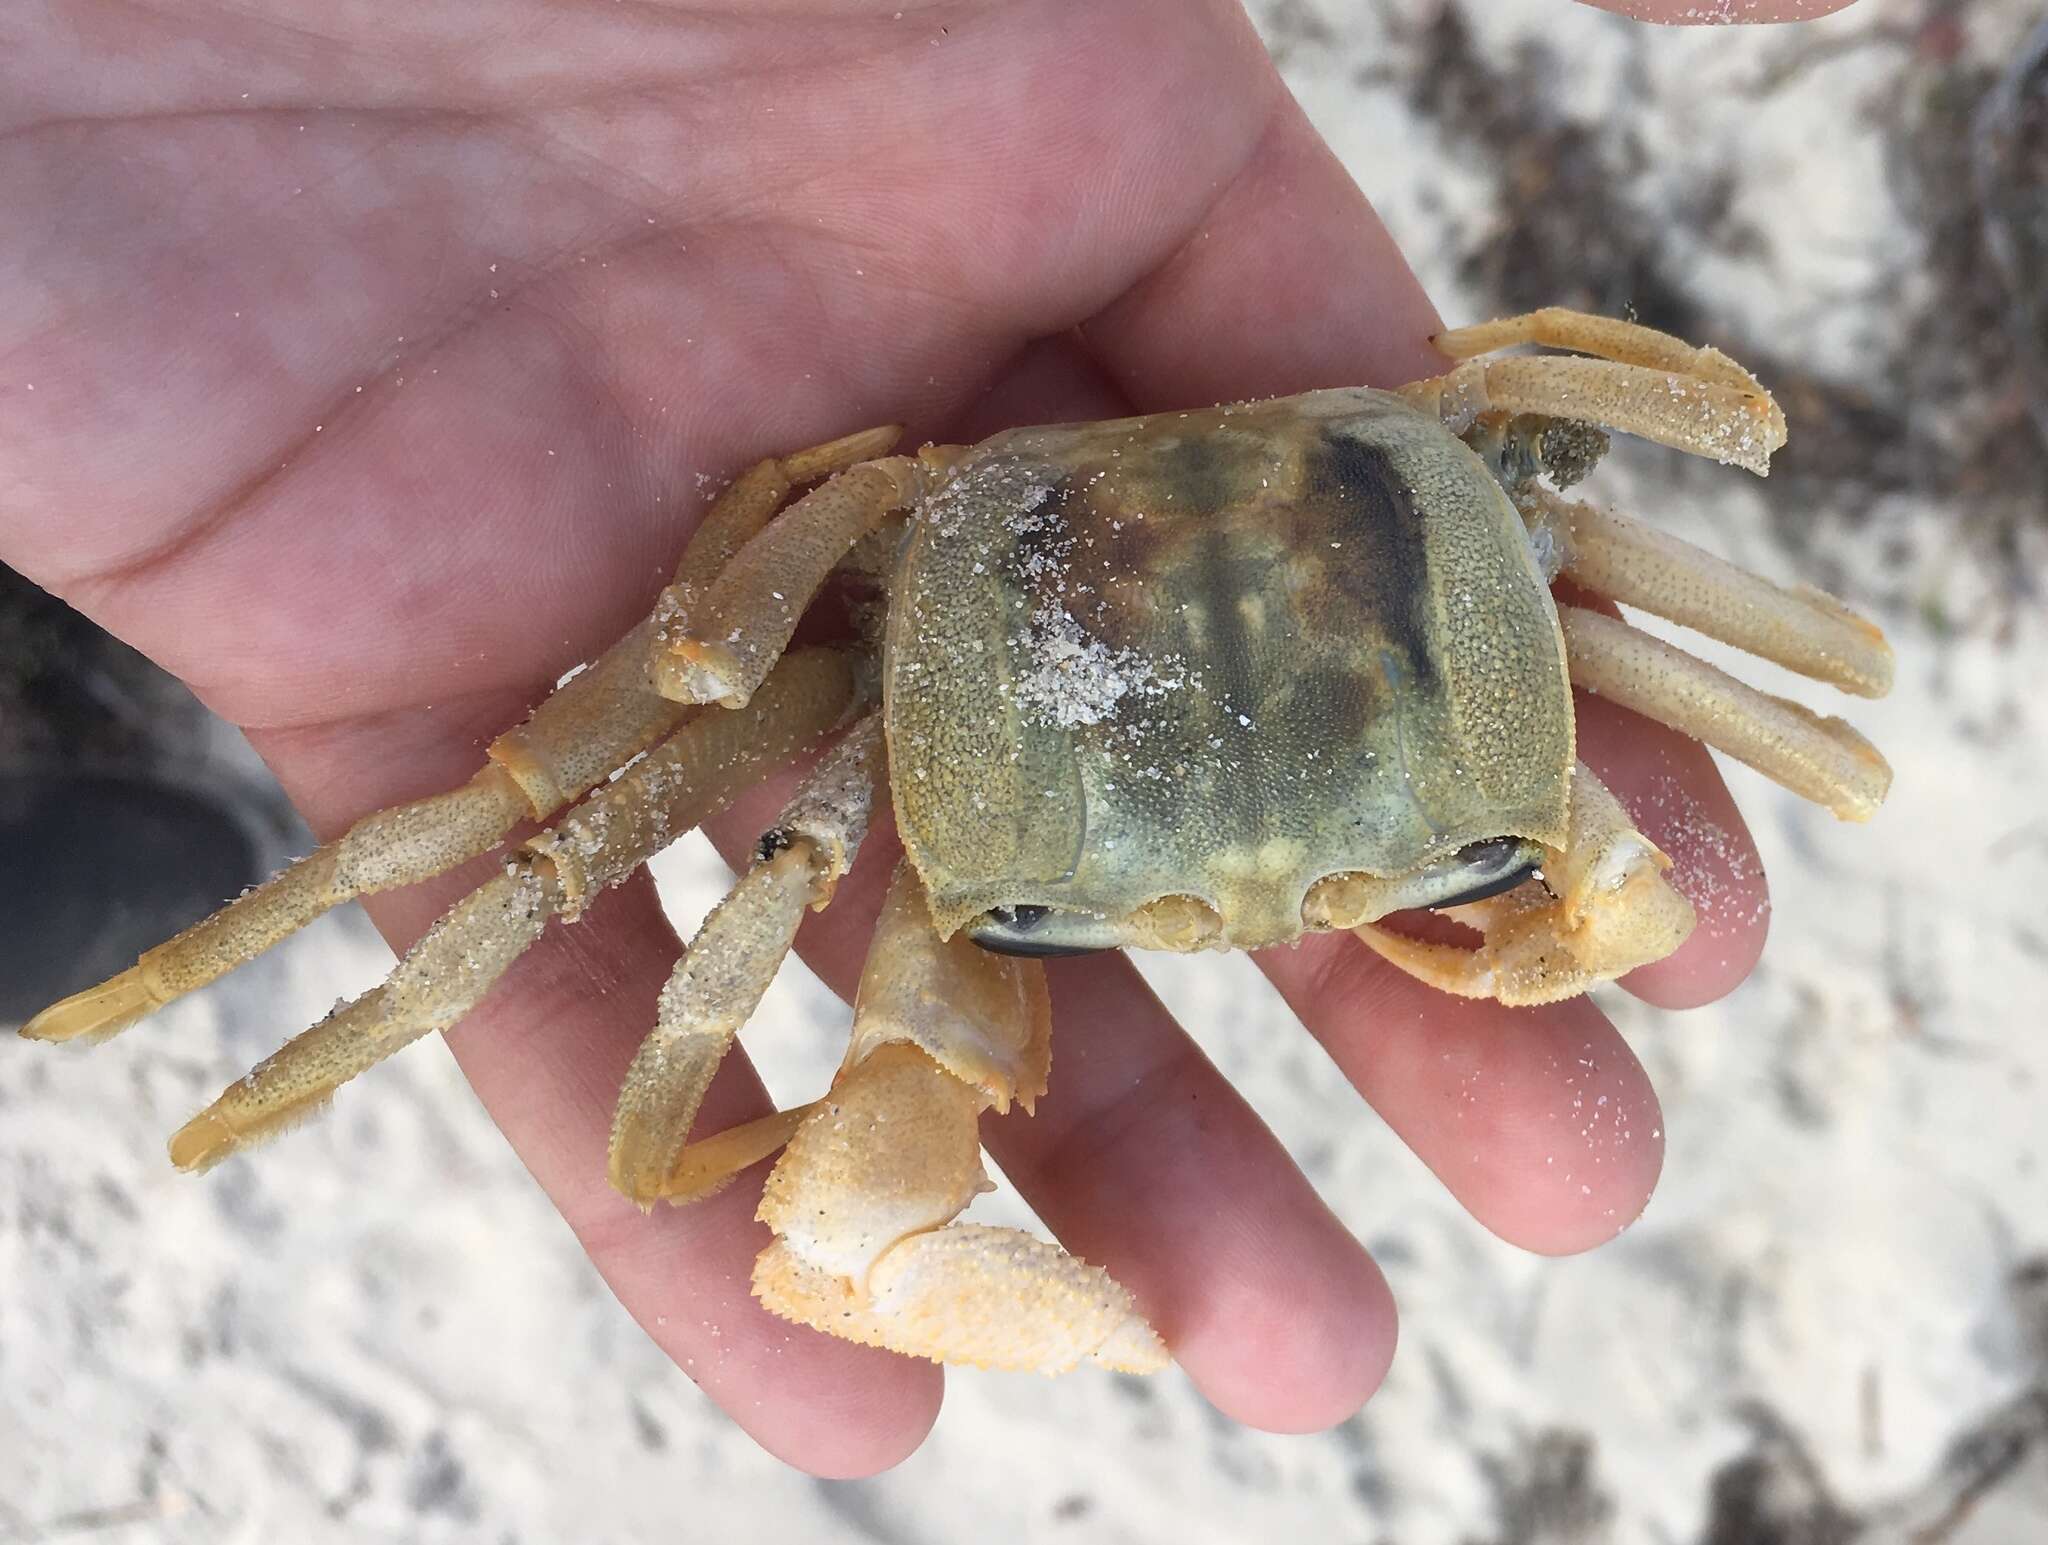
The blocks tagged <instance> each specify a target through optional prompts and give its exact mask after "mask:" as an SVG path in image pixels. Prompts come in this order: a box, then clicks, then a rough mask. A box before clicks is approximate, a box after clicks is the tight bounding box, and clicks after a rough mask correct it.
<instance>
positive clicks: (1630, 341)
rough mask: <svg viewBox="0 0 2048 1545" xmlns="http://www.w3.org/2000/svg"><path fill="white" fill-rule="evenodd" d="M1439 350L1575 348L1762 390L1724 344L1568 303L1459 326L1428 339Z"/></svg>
mask: <svg viewBox="0 0 2048 1545" xmlns="http://www.w3.org/2000/svg"><path fill="white" fill-rule="evenodd" d="M1429 341H1430V343H1431V345H1432V346H1434V348H1435V349H1436V351H1437V352H1438V353H1439V354H1448V355H1449V356H1450V357H1451V358H1452V359H1457V360H1465V359H1472V358H1474V357H1476V356H1478V355H1481V354H1491V353H1494V352H1495V351H1496V350H1499V349H1511V348H1514V347H1515V346H1516V345H1517V344H1523V343H1534V344H1541V345H1542V346H1544V347H1545V348H1552V349H1573V350H1576V351H1577V352H1578V353H1581V354H1596V355H1598V356H1599V357H1600V358H1601V359H1611V360H1616V361H1619V362H1620V363H1622V364H1624V365H1642V366H1645V367H1647V368H1649V369H1651V370H1664V371H1670V372H1672V373H1675V374H1677V375H1686V376H1693V377H1696V378H1697V379H1699V380H1702V381H1719V382H1721V383H1722V384H1724V385H1727V386H1733V387H1737V388H1739V389H1740V390H1742V391H1746V392H1761V391H1762V390H1763V387H1762V386H1761V385H1760V384H1759V383H1758V381H1757V378H1756V377H1755V376H1753V375H1751V374H1750V373H1749V372H1748V371H1747V370H1744V369H1743V368H1742V367H1741V366H1740V365H1738V364H1736V363H1735V361H1734V360H1732V359H1730V358H1729V357H1728V356H1727V355H1725V354H1723V353H1722V352H1721V351H1720V350H1719V349H1714V348H1706V347H1703V346H1700V345H1697V344H1691V343H1687V342H1686V341H1685V340H1684V339H1683V338H1674V337H1673V336H1672V335H1671V334H1670V333H1663V332H1659V331H1658V330H1657V329H1656V328H1654V327H1644V326H1643V325H1642V324H1641V323H1640V322H1624V321H1622V320H1621V319H1620V318H1619V317H1603V316H1594V315H1593V314H1592V313H1590V312H1585V311H1573V310H1571V309H1569V308H1568V307H1565V306H1544V307H1542V308H1541V309H1539V310H1536V311H1525V312H1523V313H1522V314H1521V315H1520V316H1512V317H1498V318H1496V319H1495V320H1493V321H1491V322H1480V323H1478V324H1476V325H1474V326H1472V327H1454V328H1451V329H1450V330H1449V331H1447V332H1441V333H1438V334H1437V335H1436V336H1435V337H1434V338H1432V339H1430V340H1429Z"/></svg>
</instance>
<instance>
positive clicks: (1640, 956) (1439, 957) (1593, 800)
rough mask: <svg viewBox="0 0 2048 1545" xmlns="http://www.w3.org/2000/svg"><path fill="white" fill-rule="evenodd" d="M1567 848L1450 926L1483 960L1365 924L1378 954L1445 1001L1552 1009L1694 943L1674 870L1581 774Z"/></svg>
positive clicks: (1575, 779) (1616, 804) (1455, 910)
mask: <svg viewBox="0 0 2048 1545" xmlns="http://www.w3.org/2000/svg"><path fill="white" fill-rule="evenodd" d="M1571 804H1572V814H1571V826H1570V830H1569V832H1568V834H1567V836H1566V839H1565V846H1564V847H1563V848H1562V849H1560V850H1557V851H1554V852H1553V853H1552V854H1551V856H1550V858H1549V860H1548V861H1546V863H1545V864H1544V870H1543V875H1542V877H1541V878H1540V879H1531V880H1528V881H1525V882H1524V883H1523V884H1521V885H1518V886H1516V887H1515V888H1514V889H1513V890H1511V891H1508V892H1507V893H1505V894H1504V895H1500V896H1495V897H1491V898H1489V899H1487V900H1485V901H1477V902H1472V903H1470V904H1468V905H1466V906H1462V907H1451V908H1447V909H1446V915H1447V916H1450V917H1452V918H1454V919H1456V920H1458V921H1459V922H1462V923H1466V924H1469V925H1470V926H1471V927H1473V928H1476V929H1477V930H1478V931H1479V932H1480V933H1481V934H1482V935H1483V936H1484V943H1482V944H1481V945H1480V946H1479V947H1478V948H1477V949H1462V948H1459V947H1458V946H1456V945H1449V944H1432V943H1425V942H1423V941H1421V940H1418V939H1411V938H1408V937H1406V936H1405V935H1402V934H1397V933H1392V932H1390V931H1388V930H1386V929H1383V928H1379V927H1376V926H1374V925H1372V924H1366V925H1365V926H1363V927H1359V928H1356V929H1354V930H1353V932H1354V933H1356V934H1357V936H1358V937H1359V938H1360V939H1361V940H1363V941H1364V942H1365V944H1367V945H1368V946H1369V947H1370V948H1371V949H1372V950H1373V951H1374V952H1375V953H1377V954H1379V955H1380V956H1382V957H1383V958H1384V959H1386V960H1389V961H1391V962H1392V963H1393V964H1395V965H1397V966H1399V967H1400V968H1401V969H1402V970H1404V971H1406V972H1408V973H1409V974H1410V975H1411V976H1415V977H1419V978H1421V979H1422V980H1423V981H1425V982H1427V983H1429V984H1430V985H1431V986H1433V987H1438V988H1441V989H1442V990H1443V991H1445V992H1452V993H1457V994H1459V995H1460V996H1463V997H1470V998H1497V999H1499V1001H1501V1002H1502V1003H1507V1004H1534V1003H1553V1002H1556V1001H1557V1000H1559V999H1561V998H1569V997H1573V996H1576V995H1577V994H1579V993H1582V992H1584V991H1585V990H1586V989H1587V988H1588V987H1591V986H1592V985H1594V984H1595V983H1596V982H1606V981H1612V980H1613V979H1614V978H1615V977H1617V976H1620V975H1622V974H1624V973H1625V972H1628V971H1633V970H1634V969H1635V968H1636V967H1637V966H1642V965H1648V964H1649V963H1650V962H1651V961H1654V960H1662V959H1663V958H1664V957H1665V956H1667V955H1669V954H1670V953H1671V952H1672V951H1673V950H1675V949H1677V948H1678V947H1679V945H1681V944H1683V943H1684V942H1685V941H1686V939H1687V938H1688V937H1689V936H1690V935H1691V933H1692V929H1693V923H1694V916H1693V909H1692V904H1691V903H1690V902H1688V901H1687V900H1686V899H1685V898H1684V897H1683V896H1681V895H1679V894H1678V892H1677V891H1675V890H1673V889H1672V888H1671V886H1670V885H1669V883H1667V882H1666V880H1665V879H1664V871H1665V870H1667V869H1669V868H1670V867H1671V861H1670V860H1669V859H1668V858H1666V857H1665V856H1664V855H1663V854H1662V853H1661V852H1659V851H1658V849H1657V848H1656V847H1655V845H1653V844H1652V843H1651V842H1650V840H1649V839H1648V838H1647V837H1644V836H1643V835H1642V834H1641V833H1640V832H1638V831H1637V830H1636V829H1635V826H1634V824H1633V823H1632V822H1631V821H1630V820H1629V818H1628V812H1627V811H1625V810H1624V809H1623V808H1622V806H1621V802H1620V801H1619V800H1617V799H1616V798H1615V797H1614V795H1613V794H1611V793H1610V792H1608V790H1607V788H1606V787H1605V785H1603V784H1602V783H1601V782H1600V780H1599V779H1598V778H1596V777H1595V776H1594V775H1593V773H1592V772H1591V771H1590V770H1589V769H1588V768H1587V767H1586V766H1585V764H1584V763H1580V764H1578V765H1577V766H1576V767H1575V768H1574V769H1573V772H1572V796H1571Z"/></svg>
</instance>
